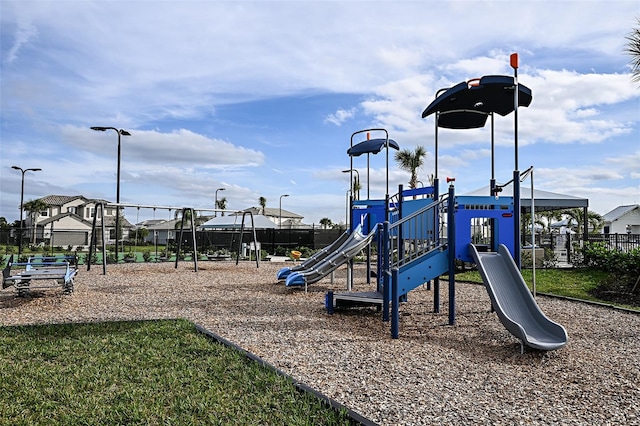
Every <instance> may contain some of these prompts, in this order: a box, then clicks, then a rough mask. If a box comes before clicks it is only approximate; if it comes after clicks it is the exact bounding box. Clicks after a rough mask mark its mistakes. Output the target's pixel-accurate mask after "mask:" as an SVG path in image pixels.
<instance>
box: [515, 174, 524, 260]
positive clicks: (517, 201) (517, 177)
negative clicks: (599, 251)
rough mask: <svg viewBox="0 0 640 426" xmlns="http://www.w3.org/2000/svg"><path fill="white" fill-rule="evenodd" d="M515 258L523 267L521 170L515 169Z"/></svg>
mask: <svg viewBox="0 0 640 426" xmlns="http://www.w3.org/2000/svg"><path fill="white" fill-rule="evenodd" d="M513 260H514V262H516V266H517V267H518V269H521V268H522V262H521V260H520V172H519V171H518V170H514V171H513Z"/></svg>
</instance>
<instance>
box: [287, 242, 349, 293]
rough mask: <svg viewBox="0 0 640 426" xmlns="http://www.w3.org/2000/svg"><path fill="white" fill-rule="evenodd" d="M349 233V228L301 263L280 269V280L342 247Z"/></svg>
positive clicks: (306, 267) (311, 265)
mask: <svg viewBox="0 0 640 426" xmlns="http://www.w3.org/2000/svg"><path fill="white" fill-rule="evenodd" d="M349 235H350V232H349V230H346V231H345V232H343V233H342V234H341V235H340V237H338V239H336V240H335V241H334V242H332V243H331V244H329V245H328V246H327V247H325V248H323V249H321V250H318V251H317V252H315V253H314V254H313V255H312V256H310V257H309V258H308V259H307V260H305V261H304V262H302V263H301V264H299V265H296V266H293V267H291V268H290V267H286V268H282V269H280V270H279V271H278V274H277V278H278V281H281V280H284V279H286V278H287V277H288V276H289V274H291V273H292V272H298V271H304V270H307V269H310V268H312V267H313V266H315V265H316V264H318V263H320V262H321V261H322V260H324V259H325V258H326V257H327V256H329V255H330V254H331V253H333V252H334V251H336V250H337V249H338V248H339V247H341V246H342V245H343V244H344V243H345V241H347V239H348V238H349Z"/></svg>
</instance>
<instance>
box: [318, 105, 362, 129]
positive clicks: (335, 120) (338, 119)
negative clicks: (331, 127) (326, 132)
mask: <svg viewBox="0 0 640 426" xmlns="http://www.w3.org/2000/svg"><path fill="white" fill-rule="evenodd" d="M355 113H356V109H355V108H350V109H348V110H344V109H339V110H337V111H336V112H334V113H333V114H329V115H328V116H327V117H325V119H324V122H325V123H332V124H335V125H336V126H341V125H342V123H344V122H345V121H347V120H348V119H350V118H353V116H354V115H355Z"/></svg>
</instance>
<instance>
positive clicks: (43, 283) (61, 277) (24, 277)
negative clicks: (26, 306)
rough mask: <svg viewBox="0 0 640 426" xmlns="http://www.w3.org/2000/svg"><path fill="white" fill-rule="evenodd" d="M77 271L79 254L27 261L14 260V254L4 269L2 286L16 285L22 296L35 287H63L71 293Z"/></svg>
mask: <svg viewBox="0 0 640 426" xmlns="http://www.w3.org/2000/svg"><path fill="white" fill-rule="evenodd" d="M77 273H78V258H77V256H47V257H41V258H37V257H30V258H29V259H28V260H27V262H13V255H12V256H11V258H10V259H9V261H8V262H7V266H6V267H5V268H4V270H3V271H2V288H3V289H5V288H7V287H11V286H14V287H15V289H16V291H17V292H18V296H20V297H24V296H27V295H28V294H29V291H30V290H31V289H35V288H53V287H62V288H63V290H64V292H65V293H66V294H70V293H72V292H73V279H74V278H75V276H76V274H77ZM32 281H33V283H32ZM36 282H37V283H36Z"/></svg>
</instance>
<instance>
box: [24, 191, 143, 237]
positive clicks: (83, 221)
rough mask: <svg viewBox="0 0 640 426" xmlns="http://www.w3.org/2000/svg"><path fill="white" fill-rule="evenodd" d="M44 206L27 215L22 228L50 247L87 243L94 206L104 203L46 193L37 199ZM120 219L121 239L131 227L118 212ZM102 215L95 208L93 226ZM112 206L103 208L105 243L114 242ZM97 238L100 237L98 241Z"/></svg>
mask: <svg viewBox="0 0 640 426" xmlns="http://www.w3.org/2000/svg"><path fill="white" fill-rule="evenodd" d="M39 200H40V201H42V202H43V203H44V204H46V205H47V208H46V209H45V210H42V211H40V212H38V213H36V214H33V215H28V216H27V219H26V222H25V224H26V227H27V229H30V230H31V232H30V235H31V236H32V238H35V241H36V242H37V243H40V242H45V243H48V244H50V245H53V246H63V247H64V246H69V245H71V246H87V245H89V243H90V242H91V228H92V226H93V218H94V216H95V215H96V205H97V204H99V203H104V204H107V203H108V201H106V200H99V199H89V198H86V197H84V196H82V195H47V196H45V197H42V198H40V199H39ZM123 210H124V209H121V210H120V211H121V217H120V222H121V226H122V230H123V231H122V234H123V239H125V240H126V239H127V237H128V235H129V232H128V230H129V229H131V228H132V227H133V225H132V224H131V223H129V221H127V219H126V218H125V217H124V215H123V214H122V212H123ZM101 216H102V214H101V213H100V210H99V209H98V218H97V220H96V226H97V227H98V226H99V225H101V224H102V217H101ZM115 219H116V208H115V207H105V208H104V227H105V242H106V243H107V244H114V243H115ZM99 241H101V240H99Z"/></svg>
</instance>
